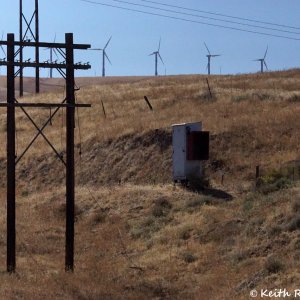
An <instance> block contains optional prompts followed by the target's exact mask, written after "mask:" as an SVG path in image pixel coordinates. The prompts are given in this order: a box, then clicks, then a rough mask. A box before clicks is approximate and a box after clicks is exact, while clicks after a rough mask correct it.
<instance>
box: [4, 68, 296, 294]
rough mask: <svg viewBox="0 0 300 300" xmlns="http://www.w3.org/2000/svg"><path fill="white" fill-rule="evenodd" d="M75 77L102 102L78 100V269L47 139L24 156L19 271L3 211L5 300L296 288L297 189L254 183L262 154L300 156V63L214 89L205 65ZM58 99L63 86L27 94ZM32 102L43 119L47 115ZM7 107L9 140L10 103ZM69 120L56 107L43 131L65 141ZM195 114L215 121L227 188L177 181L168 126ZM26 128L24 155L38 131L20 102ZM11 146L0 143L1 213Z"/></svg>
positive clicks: (217, 167) (222, 81) (86, 94)
mask: <svg viewBox="0 0 300 300" xmlns="http://www.w3.org/2000/svg"><path fill="white" fill-rule="evenodd" d="M29 81H30V80H29ZM44 83H46V84H48V83H49V81H47V82H46V81H45V82H44ZM50 83H51V84H57V85H60V84H61V81H60V80H57V79H54V80H53V81H52V82H50ZM50 83H49V84H50ZM78 85H81V86H82V88H81V90H80V91H79V92H78V93H77V100H78V102H81V103H92V105H93V108H92V109H81V110H80V112H79V115H80V130H81V143H82V150H83V154H82V159H81V163H80V160H79V156H78V146H79V145H78V143H79V142H80V139H79V132H78V126H77V128H76V139H77V140H76V142H77V148H76V155H77V156H76V166H77V171H76V172H77V189H76V219H77V221H76V257H75V261H76V269H75V273H74V274H65V273H64V270H63V269H64V267H63V264H64V224H65V219H64V213H65V204H64V201H65V199H64V194H65V190H64V176H65V173H64V169H63V167H62V166H61V165H60V163H59V161H58V160H57V159H56V158H55V157H54V154H53V153H52V152H51V149H50V148H49V147H48V146H47V145H46V144H45V142H44V141H43V140H42V138H39V140H38V141H37V143H36V144H35V146H34V147H33V148H32V149H31V150H30V151H29V152H28V153H27V154H26V156H25V157H24V159H23V160H22V161H21V162H20V165H18V168H17V172H18V187H17V194H18V195H17V232H18V236H17V245H18V248H17V273H16V274H13V275H7V274H6V273H5V259H6V256H5V255H6V252H5V251H6V242H5V238H6V235H5V226H6V220H5V218H4V217H2V218H0V225H1V228H2V234H1V236H0V237H1V243H0V257H1V260H0V270H1V269H2V271H1V272H0V279H1V283H0V298H1V299H2V298H3V299H248V298H249V291H250V290H251V289H253V288H256V289H258V290H259V289H260V288H273V289H274V288H279V287H286V288H288V289H290V290H291V289H294V288H297V286H296V285H297V283H298V282H299V273H298V269H299V256H300V252H299V251H300V241H299V227H300V225H299V224H300V222H299V217H298V215H299V207H300V204H299V197H300V188H299V186H298V185H297V184H296V185H295V187H293V188H290V189H283V190H280V191H277V192H270V193H267V194H266V195H265V194H263V193H261V192H255V191H253V176H254V167H255V166H256V165H258V164H259V165H261V166H263V168H264V169H269V168H279V166H281V165H284V164H286V163H287V162H289V161H292V160H297V159H298V152H299V142H298V141H299V132H300V128H299V127H300V123H299V122H298V118H297V113H298V112H299V110H300V102H299V100H300V89H299V86H300V71H299V70H290V71H286V72H278V73H266V74H263V75H260V74H254V75H240V76H211V77H210V85H211V87H212V91H213V96H214V98H213V99H210V97H209V95H208V92H207V87H206V81H205V77H203V76H196V75H195V76H167V77H159V78H151V77H148V78H147V77H141V78H139V77H137V78H134V77H133V78H106V79H104V80H103V79H101V78H97V79H93V80H92V79H85V78H82V79H79V80H78ZM0 87H3V84H2V83H1V80H0ZM30 88H31V89H32V86H31V87H30ZM52 88H53V87H52ZM49 89H50V87H49ZM28 92H30V89H28ZM145 95H147V96H148V98H149V100H150V102H151V103H152V105H153V108H154V110H153V111H149V109H148V107H147V105H146V103H145V102H144V100H143V97H144V96H145ZM63 98H64V93H63V90H62V89H58V90H55V91H53V90H52V91H51V92H47V93H43V94H41V95H39V96H31V95H27V96H26V97H24V99H22V101H39V102H48V101H49V102H50V101H51V102H52V101H58V102H59V101H61V100H62V99H63ZM101 101H103V103H104V106H105V110H106V114H107V118H104V115H103V112H102V106H101ZM28 112H30V114H31V115H32V116H33V118H34V119H35V120H36V122H37V124H39V126H41V125H42V124H43V122H45V121H46V119H47V116H48V115H49V111H48V110H42V111H38V110H37V109H31V110H28ZM0 115H1V118H0V120H1V121H0V128H1V133H0V143H1V144H2V145H5V138H6V136H5V130H6V128H5V126H6V125H5V124H6V122H5V111H1V112H0ZM63 121H64V114H62V113H61V111H60V112H59V113H58V114H57V115H56V116H55V117H54V119H53V125H52V126H49V127H48V128H47V129H46V131H45V133H46V134H47V136H48V137H49V139H50V140H51V141H53V143H54V144H55V145H56V147H57V148H58V151H59V152H63V151H64V147H63V145H64V139H65V137H64V127H63V126H62V124H63ZM189 121H202V122H203V125H204V128H205V129H206V130H209V131H211V134H212V137H211V160H210V162H208V164H207V172H208V175H209V177H210V180H211V183H212V186H213V188H215V189H222V190H223V191H226V192H228V193H230V194H232V195H233V196H234V198H233V200H232V201H228V200H225V199H224V198H223V197H222V195H224V192H223V193H220V191H219V192H218V191H216V190H215V191H214V193H212V192H211V193H209V194H208V195H204V194H201V193H196V192H192V191H188V190H185V189H182V188H180V187H173V186H172V185H171V184H170V183H171V175H170V174H171V159H170V156H171V151H172V149H171V140H170V125H171V124H172V123H180V122H189ZM17 127H18V136H17V144H18V155H19V154H20V153H21V151H22V149H24V147H25V146H26V144H27V142H28V141H29V140H30V138H31V137H32V136H34V134H35V130H34V128H33V127H32V125H31V124H30V122H28V121H27V120H26V118H25V117H24V115H23V114H22V112H21V111H18V112H17ZM5 155H6V153H5V146H3V147H2V148H1V152H0V165H1V167H2V168H1V170H0V175H1V176H2V178H3V180H2V182H1V192H2V193H1V195H2V197H1V198H2V201H0V212H1V214H2V216H5V212H6V207H5V184H4V183H5ZM222 174H225V177H224V185H223V186H221V183H220V179H221V175H222ZM216 192H218V193H216ZM274 261H275V262H274ZM278 262H280V263H281V264H282V265H281V266H280V267H279V269H278V270H277V269H276V268H275V267H276V266H279V265H280V264H279V263H278ZM1 265H2V267H1ZM274 268H275V269H274ZM274 270H275V271H274ZM273 271H274V272H273Z"/></svg>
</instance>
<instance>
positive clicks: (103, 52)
mask: <svg viewBox="0 0 300 300" xmlns="http://www.w3.org/2000/svg"><path fill="white" fill-rule="evenodd" d="M111 38H112V37H110V38H109V40H108V42H107V43H106V45H105V46H104V48H103V49H100V48H93V49H90V50H94V51H102V77H105V59H107V60H108V61H109V63H110V64H111V61H110V59H109V57H108V55H107V54H106V48H107V46H108V44H109V42H110V40H111Z"/></svg>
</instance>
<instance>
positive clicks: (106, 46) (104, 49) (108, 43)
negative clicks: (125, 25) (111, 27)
mask: <svg viewBox="0 0 300 300" xmlns="http://www.w3.org/2000/svg"><path fill="white" fill-rule="evenodd" d="M111 38H112V36H111V37H110V38H109V40H108V42H107V43H106V45H105V47H104V48H103V50H105V49H106V47H107V46H108V44H109V42H110V40H111Z"/></svg>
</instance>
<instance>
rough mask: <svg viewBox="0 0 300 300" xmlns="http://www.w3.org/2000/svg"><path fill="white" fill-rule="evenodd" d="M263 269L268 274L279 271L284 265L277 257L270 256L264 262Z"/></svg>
mask: <svg viewBox="0 0 300 300" xmlns="http://www.w3.org/2000/svg"><path fill="white" fill-rule="evenodd" d="M265 269H266V270H267V271H268V273H269V274H274V273H279V272H280V271H282V270H283V269H284V265H283V263H282V262H281V261H280V260H279V259H277V258H274V257H273V256H271V257H269V258H268V259H267V261H266V262H265Z"/></svg>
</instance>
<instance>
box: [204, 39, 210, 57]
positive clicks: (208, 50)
mask: <svg viewBox="0 0 300 300" xmlns="http://www.w3.org/2000/svg"><path fill="white" fill-rule="evenodd" d="M204 46H205V48H206V50H207V52H208V54H209V55H211V54H210V51H209V49H208V47H207V45H206V44H205V42H204Z"/></svg>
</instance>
